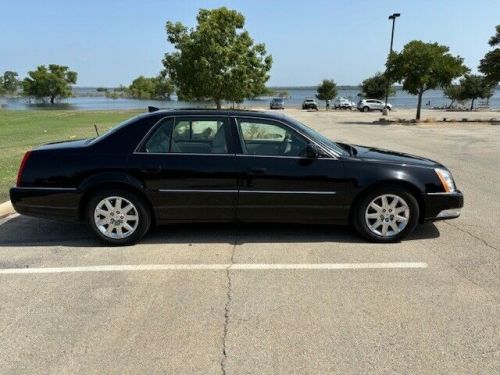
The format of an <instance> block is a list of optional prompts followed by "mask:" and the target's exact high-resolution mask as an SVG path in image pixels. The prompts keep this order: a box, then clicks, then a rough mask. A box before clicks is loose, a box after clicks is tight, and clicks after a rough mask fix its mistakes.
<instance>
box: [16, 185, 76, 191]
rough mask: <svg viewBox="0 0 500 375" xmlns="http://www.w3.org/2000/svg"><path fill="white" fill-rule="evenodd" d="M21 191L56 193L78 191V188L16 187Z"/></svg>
mask: <svg viewBox="0 0 500 375" xmlns="http://www.w3.org/2000/svg"><path fill="white" fill-rule="evenodd" d="M15 188H16V189H19V190H55V191H76V190H77V189H76V188H62V187H28V186H19V187H18V186H16V187H15Z"/></svg>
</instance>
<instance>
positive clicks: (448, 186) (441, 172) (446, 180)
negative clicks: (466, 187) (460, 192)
mask: <svg viewBox="0 0 500 375" xmlns="http://www.w3.org/2000/svg"><path fill="white" fill-rule="evenodd" d="M434 170H435V171H436V174H437V175H438V177H439V180H440V181H441V184H443V188H444V191H446V192H447V193H453V192H454V191H455V183H454V182H453V177H452V176H451V173H450V172H448V171H447V170H446V169H442V168H436V169H434Z"/></svg>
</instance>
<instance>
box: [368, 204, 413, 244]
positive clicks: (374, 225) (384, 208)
mask: <svg viewBox="0 0 500 375" xmlns="http://www.w3.org/2000/svg"><path fill="white" fill-rule="evenodd" d="M409 220H410V208H409V206H408V203H406V201H405V200H404V199H403V198H401V197H400V196H398V195H395V194H383V195H379V196H378V197H376V198H374V199H373V200H372V201H371V202H370V203H369V204H368V206H367V207H366V211H365V221H366V225H367V226H368V228H369V229H370V231H371V232H372V233H375V234H376V235H378V236H382V237H385V238H388V237H393V236H395V235H397V234H398V233H400V232H401V231H402V230H404V229H405V228H406V226H407V224H408V221H409Z"/></svg>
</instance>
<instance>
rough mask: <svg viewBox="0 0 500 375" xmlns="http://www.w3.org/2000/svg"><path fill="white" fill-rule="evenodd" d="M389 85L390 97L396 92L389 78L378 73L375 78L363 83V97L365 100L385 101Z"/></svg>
mask: <svg viewBox="0 0 500 375" xmlns="http://www.w3.org/2000/svg"><path fill="white" fill-rule="evenodd" d="M388 85H390V86H389V96H392V95H394V94H395V93H396V91H395V90H394V87H392V84H391V82H390V81H389V79H388V77H387V76H386V75H385V74H382V73H376V74H375V75H374V76H373V77H370V78H367V79H365V80H364V81H363V82H362V83H361V90H362V93H361V95H362V96H364V97H365V98H372V99H384V98H385V91H386V90H387V86H388Z"/></svg>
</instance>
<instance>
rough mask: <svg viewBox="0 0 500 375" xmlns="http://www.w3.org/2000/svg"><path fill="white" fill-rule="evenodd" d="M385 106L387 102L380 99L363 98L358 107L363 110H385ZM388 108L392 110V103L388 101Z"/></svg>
mask: <svg viewBox="0 0 500 375" xmlns="http://www.w3.org/2000/svg"><path fill="white" fill-rule="evenodd" d="M384 107H385V102H384V101H383V100H378V99H362V100H360V101H359V102H358V109H359V110H360V111H361V112H369V111H383V110H384ZM387 109H388V110H389V111H391V110H392V104H390V103H387Z"/></svg>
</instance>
